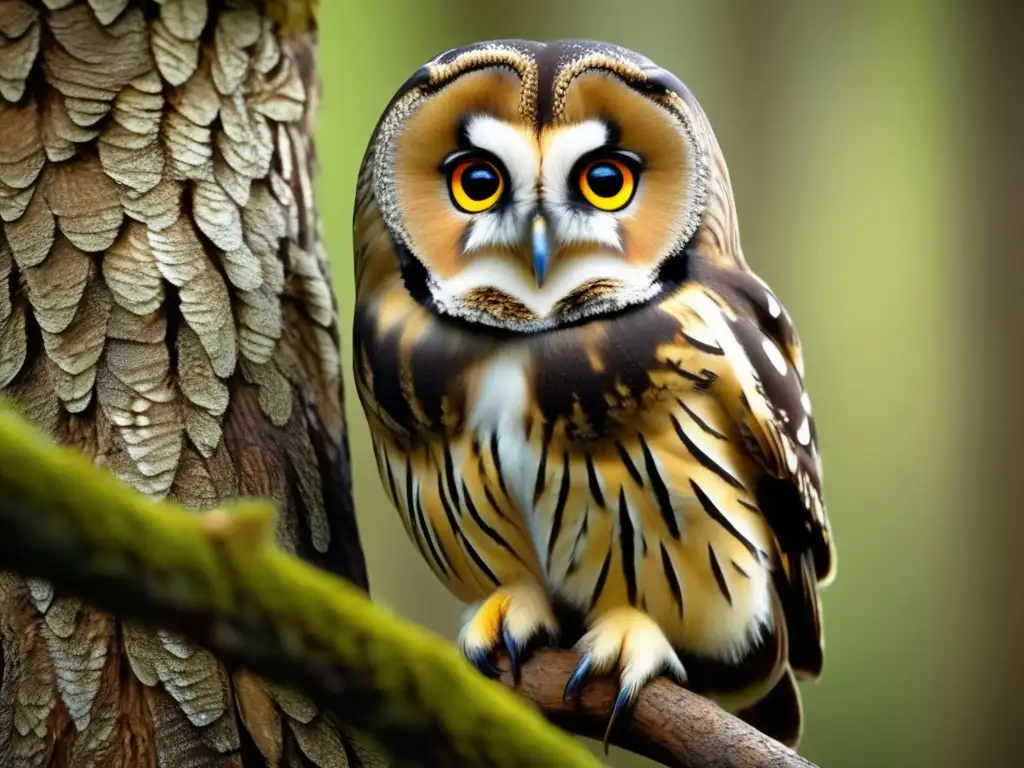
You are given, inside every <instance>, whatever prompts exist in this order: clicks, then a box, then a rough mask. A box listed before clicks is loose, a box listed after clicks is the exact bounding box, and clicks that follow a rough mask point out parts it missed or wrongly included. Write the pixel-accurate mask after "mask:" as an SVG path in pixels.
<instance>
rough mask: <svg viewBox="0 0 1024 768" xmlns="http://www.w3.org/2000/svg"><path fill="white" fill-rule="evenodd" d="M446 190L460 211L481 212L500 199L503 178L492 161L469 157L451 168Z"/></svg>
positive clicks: (491, 206)
mask: <svg viewBox="0 0 1024 768" xmlns="http://www.w3.org/2000/svg"><path fill="white" fill-rule="evenodd" d="M448 191H449V192H450V193H451V196H452V201H453V202H454V203H455V206H456V207H457V208H458V209H459V210H460V211H465V212H466V213H483V212H484V211H486V210H488V209H490V208H493V207H494V205H495V204H496V203H497V202H498V200H500V199H501V193H502V192H504V191H505V180H504V178H502V175H501V171H499V170H498V168H497V166H495V165H494V163H492V162H490V161H489V160H484V159H482V158H470V159H466V160H462V161H460V162H459V163H457V164H456V165H455V167H454V168H452V171H451V174H450V175H449V176H448Z"/></svg>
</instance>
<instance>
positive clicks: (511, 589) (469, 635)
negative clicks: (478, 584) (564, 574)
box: [459, 582, 558, 682]
mask: <svg viewBox="0 0 1024 768" xmlns="http://www.w3.org/2000/svg"><path fill="white" fill-rule="evenodd" d="M542 634H545V635H547V636H548V637H551V638H554V637H556V636H557V634H558V624H557V622H556V621H555V615H554V613H553V612H552V610H551V606H550V604H549V603H548V596H547V593H546V592H545V591H544V590H543V589H542V588H541V587H540V586H538V585H537V584H535V583H533V582H519V583H516V584H510V585H507V586H504V587H502V588H500V589H498V590H497V591H495V592H494V593H493V594H492V595H491V596H490V597H488V598H487V599H486V600H484V601H483V602H482V603H481V604H480V605H479V606H477V607H476V608H475V609H474V611H473V613H472V615H471V616H470V618H469V620H468V621H466V623H465V624H464V625H463V627H462V632H461V633H460V634H459V647H460V648H461V649H462V653H463V655H464V656H465V657H466V658H467V659H468V660H469V661H470V662H471V663H473V664H474V665H475V666H476V667H477V668H478V669H480V671H481V672H483V673H484V674H485V675H489V676H491V677H501V671H500V670H499V669H498V668H497V667H496V666H495V664H494V663H493V661H492V659H493V654H494V652H495V651H497V650H498V648H499V647H500V646H502V645H504V646H505V650H506V651H507V652H508V656H509V664H510V667H511V672H512V678H513V680H514V681H515V682H519V672H520V665H521V662H522V659H523V655H524V651H525V649H526V648H527V645H528V643H529V642H530V641H531V640H532V639H534V638H536V637H537V636H538V635H542ZM492 673H493V674H492Z"/></svg>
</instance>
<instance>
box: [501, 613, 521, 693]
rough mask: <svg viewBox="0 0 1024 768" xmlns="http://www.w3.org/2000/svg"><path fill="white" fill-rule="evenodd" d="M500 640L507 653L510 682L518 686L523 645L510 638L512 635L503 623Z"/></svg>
mask: <svg viewBox="0 0 1024 768" xmlns="http://www.w3.org/2000/svg"><path fill="white" fill-rule="evenodd" d="M501 639H502V641H503V642H504V643H505V650H506V651H508V663H509V668H510V670H511V672H512V682H513V683H515V684H516V685H519V659H520V658H521V657H522V654H523V645H522V644H521V643H520V642H519V641H518V640H516V639H515V638H514V637H512V633H511V632H509V631H508V626H507V625H506V624H504V623H502V625H501Z"/></svg>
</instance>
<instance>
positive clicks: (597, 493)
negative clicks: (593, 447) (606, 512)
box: [587, 453, 604, 509]
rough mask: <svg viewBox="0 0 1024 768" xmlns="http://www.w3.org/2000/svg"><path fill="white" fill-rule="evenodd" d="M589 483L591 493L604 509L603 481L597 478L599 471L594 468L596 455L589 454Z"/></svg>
mask: <svg viewBox="0 0 1024 768" xmlns="http://www.w3.org/2000/svg"><path fill="white" fill-rule="evenodd" d="M587 484H588V485H589V486H590V495H591V496H592V497H593V498H594V501H596V502H597V506H599V507H601V509H604V493H602V492H601V483H600V482H599V481H598V479H597V472H596V471H595V470H594V457H593V456H591V455H590V454H589V453H588V454H587Z"/></svg>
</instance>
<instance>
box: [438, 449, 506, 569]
mask: <svg viewBox="0 0 1024 768" xmlns="http://www.w3.org/2000/svg"><path fill="white" fill-rule="evenodd" d="M445 453H446V454H447V455H448V456H450V455H451V454H450V453H449V452H448V447H447V446H445ZM446 461H447V459H446ZM454 482H455V478H454V475H453V476H452V483H454ZM453 487H454V486H453ZM437 495H438V497H439V498H440V499H441V508H442V509H443V510H444V516H445V518H446V519H447V520H448V527H449V528H450V529H451V532H452V536H454V537H455V542H456V544H458V545H459V547H461V548H462V551H463V552H465V553H466V554H467V555H469V558H470V560H472V561H473V563H474V565H476V567H477V568H478V569H479V570H480V572H481V573H482V574H483V575H484V576H485V577H486V578H487V580H488V581H490V582H491V583H492V584H493V585H494V586H498V585H499V584H500V583H501V582H500V580H499V579H498V577H497V576H496V575H495V573H494V571H492V570H491V569H490V567H489V566H488V565H487V563H486V562H484V559H483V558H482V557H480V553H479V552H477V551H476V547H474V546H473V545H472V544H471V543H470V542H468V541H466V535H465V533H463V531H462V526H461V525H460V524H459V522H458V520H456V519H455V515H454V514H453V512H452V505H451V504H450V503H449V501H448V495H447V494H446V493H445V488H444V481H443V479H442V478H441V470H438V471H437ZM453 498H457V495H456V496H453ZM467 498H468V495H467ZM439 543H440V542H439Z"/></svg>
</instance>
